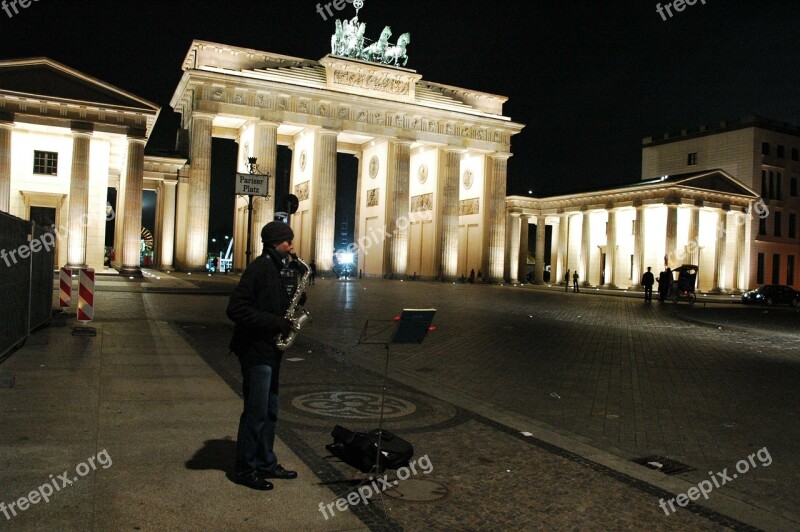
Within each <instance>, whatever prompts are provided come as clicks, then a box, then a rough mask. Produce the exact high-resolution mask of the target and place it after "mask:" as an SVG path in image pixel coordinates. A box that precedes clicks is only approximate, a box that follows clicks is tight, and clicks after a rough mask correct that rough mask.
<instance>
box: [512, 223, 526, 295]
mask: <svg viewBox="0 0 800 532" xmlns="http://www.w3.org/2000/svg"><path fill="white" fill-rule="evenodd" d="M525 223H528V221H527V218H526V219H525ZM521 225H522V220H521V216H520V213H518V212H510V213H508V226H509V227H508V277H509V281H510V282H512V283H517V282H519V281H520V277H524V276H525V271H524V270H522V268H521V266H520V265H521V263H522V253H520V247H521V244H522V239H521V238H520V232H521V231H520V229H521ZM520 272H522V274H520Z"/></svg>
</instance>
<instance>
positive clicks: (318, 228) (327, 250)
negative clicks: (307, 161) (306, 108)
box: [309, 129, 338, 272]
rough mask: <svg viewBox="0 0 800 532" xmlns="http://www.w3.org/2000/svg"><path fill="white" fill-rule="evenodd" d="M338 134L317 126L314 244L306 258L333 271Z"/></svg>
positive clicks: (323, 268) (318, 266)
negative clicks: (318, 129) (318, 128)
mask: <svg viewBox="0 0 800 532" xmlns="http://www.w3.org/2000/svg"><path fill="white" fill-rule="evenodd" d="M337 136H338V133H337V132H336V131H331V130H329V129H321V130H320V131H319V133H318V138H317V142H316V155H315V157H314V168H315V169H316V172H315V175H314V177H313V179H314V183H313V184H312V188H313V194H314V201H313V205H314V220H313V225H312V227H313V233H312V238H313V239H314V243H313V244H314V245H313V247H312V250H311V256H310V257H309V259H315V260H316V262H317V270H319V271H322V272H329V271H332V270H333V251H334V249H333V247H334V235H335V230H336V227H335V225H336V138H337Z"/></svg>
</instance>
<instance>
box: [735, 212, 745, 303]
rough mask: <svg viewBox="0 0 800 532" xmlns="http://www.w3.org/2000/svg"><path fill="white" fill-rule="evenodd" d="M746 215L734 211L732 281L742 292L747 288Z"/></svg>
mask: <svg viewBox="0 0 800 532" xmlns="http://www.w3.org/2000/svg"><path fill="white" fill-rule="evenodd" d="M746 225H747V217H746V216H745V215H744V214H743V213H740V212H737V213H736V259H735V260H734V268H735V270H734V277H733V283H734V287H735V288H736V290H738V291H740V292H743V291H745V290H747V260H746V257H745V251H746V247H745V246H746V240H745V229H746V228H745V226H746Z"/></svg>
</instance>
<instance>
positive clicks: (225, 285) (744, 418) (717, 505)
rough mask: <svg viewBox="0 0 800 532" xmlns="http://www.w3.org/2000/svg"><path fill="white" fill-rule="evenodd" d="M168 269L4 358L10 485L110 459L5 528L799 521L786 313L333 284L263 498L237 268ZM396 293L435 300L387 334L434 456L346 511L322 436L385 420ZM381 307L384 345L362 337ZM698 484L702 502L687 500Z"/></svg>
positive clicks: (293, 375)
mask: <svg viewBox="0 0 800 532" xmlns="http://www.w3.org/2000/svg"><path fill="white" fill-rule="evenodd" d="M153 273H154V275H152V276H151V275H148V276H147V277H146V278H145V280H143V281H125V280H122V279H119V278H118V277H101V278H100V280H99V281H98V293H97V295H96V297H95V307H96V319H95V321H94V322H93V323H92V326H93V327H95V329H96V330H97V336H96V337H78V336H72V335H71V334H70V332H71V328H72V327H73V326H74V325H75V323H74V319H68V320H66V321H65V322H64V321H63V320H58V319H57V320H54V323H53V325H52V326H51V327H49V328H47V329H44V330H42V331H40V332H39V333H37V334H36V335H34V336H33V337H32V338H31V339H30V340H29V341H28V343H27V344H26V345H25V346H24V347H23V348H21V349H20V350H19V351H17V352H16V353H14V354H13V355H12V356H11V357H10V358H9V359H8V360H6V361H5V362H4V363H3V364H0V373H5V374H7V375H8V374H13V376H14V378H15V384H14V386H13V387H11V388H0V411H2V412H3V416H2V417H0V464H2V468H0V486H2V488H0V502H5V503H6V504H9V503H11V502H12V501H14V500H17V499H19V498H20V497H24V496H27V494H28V493H29V492H30V491H31V490H33V489H36V488H37V487H38V486H40V485H42V484H43V483H45V482H47V481H48V478H49V475H50V474H52V475H53V476H54V477H57V476H58V475H59V474H61V473H62V472H63V471H65V470H75V468H76V465H79V464H80V463H81V462H84V461H86V460H87V458H88V457H92V456H94V457H96V458H97V459H98V460H99V459H100V457H101V455H100V453H101V452H102V451H103V450H105V451H106V452H107V455H108V456H110V457H111V458H113V465H110V466H108V468H107V469H106V468H103V467H97V468H95V469H94V470H92V471H90V472H88V473H87V474H86V476H85V478H84V477H83V475H81V478H80V479H79V480H77V481H74V485H70V486H69V487H68V489H64V490H63V491H59V492H58V493H55V494H54V495H53V496H52V500H51V501H50V502H49V503H44V502H39V504H37V505H31V506H30V507H28V508H27V509H26V510H24V511H21V512H19V515H16V516H12V517H11V518H10V519H6V518H5V517H4V516H2V515H0V529H9V530H34V529H52V528H54V527H61V528H65V529H86V528H93V529H97V530H108V529H141V530H158V529H164V528H166V527H170V528H176V529H184V530H190V529H198V528H208V527H213V528H215V529H221V530H222V529H234V528H237V529H241V528H245V529H251V528H252V529H267V530H288V529H299V530H312V529H319V530H354V529H359V530H361V529H363V530H367V529H369V530H400V529H405V530H425V529H438V530H445V529H456V528H458V529H466V530H501V529H512V528H514V529H539V530H547V529H557V530H562V529H590V530H623V529H633V528H637V529H638V528H644V527H646V528H648V529H654V530H717V529H719V530H723V529H735V530H753V529H764V530H793V529H797V528H799V527H800V512H799V511H798V510H797V508H796V505H795V503H794V501H795V499H796V498H795V496H794V494H795V493H796V492H797V490H798V488H800V482H799V479H798V475H799V474H798V465H800V451H798V449H797V446H796V445H795V442H796V441H797V440H798V437H800V423H798V419H797V418H798V412H800V409H798V404H797V403H798V399H797V394H796V392H795V383H796V382H797V380H798V377H800V375H799V373H800V371H798V367H800V365H799V364H798V360H800V358H799V357H800V352H798V348H799V347H800V346H799V345H798V333H797V332H796V331H797V322H798V320H800V313H798V312H797V311H796V310H794V309H791V308H788V307H787V308H770V309H767V308H750V307H744V306H742V305H738V304H731V302H732V301H735V298H723V297H717V298H706V299H705V300H704V301H702V303H698V304H696V305H694V306H693V307H690V306H689V305H687V304H685V303H681V304H672V303H667V304H659V303H657V302H656V303H645V302H644V301H643V300H642V298H641V297H638V295H634V294H624V293H615V294H614V295H613V296H612V295H607V294H604V293H602V292H600V291H593V290H588V291H584V293H581V294H573V293H565V292H564V291H563V288H561V289H557V288H547V287H531V286H525V287H512V286H490V285H468V284H447V283H429V282H408V281H403V282H401V281H385V280H348V281H343V280H335V279H318V281H317V283H316V284H315V285H314V286H312V287H310V288H309V297H308V308H309V309H310V310H311V312H312V314H313V317H314V322H313V324H311V325H310V326H309V327H308V328H307V329H304V330H303V331H302V333H301V335H300V336H299V339H298V342H297V344H296V345H295V347H294V348H293V349H292V350H290V351H288V352H287V354H286V360H285V362H284V369H283V370H282V377H281V414H280V421H279V426H278V436H279V439H280V448H279V457H280V459H281V461H282V462H283V463H284V464H285V465H286V466H287V467H291V468H297V469H298V470H299V471H300V477H299V478H298V480H296V481H293V482H280V483H277V485H276V488H275V490H273V491H271V492H266V493H263V492H253V491H251V490H247V489H246V488H243V487H241V486H237V485H235V484H233V483H232V482H231V480H230V477H231V469H232V460H233V453H234V446H235V437H236V427H237V423H238V414H239V411H240V408H241V404H240V399H239V392H240V382H241V376H240V374H239V370H238V363H237V361H236V359H235V357H233V356H232V355H230V354H229V353H228V349H227V342H228V341H229V339H230V334H231V331H232V325H231V324H230V322H229V321H228V320H227V318H226V317H225V313H224V311H225V306H226V304H227V297H226V295H225V294H226V293H227V292H229V291H230V289H231V288H232V286H233V284H234V283H235V282H236V281H237V280H238V277H237V276H233V275H231V276H215V277H207V276H197V275H193V276H188V275H185V274H180V275H171V276H168V275H162V274H157V275H158V276H161V277H162V278H161V279H156V277H155V275H156V274H155V272H153ZM402 308H436V309H437V315H436V318H435V320H434V325H435V326H436V329H435V330H434V331H432V332H431V333H429V335H428V337H427V338H426V340H425V341H424V343H423V344H421V345H392V346H390V350H389V366H388V367H389V380H388V382H387V386H386V403H385V407H384V415H385V419H384V427H385V428H387V429H388V430H390V431H393V432H395V433H396V434H398V435H400V436H402V437H404V438H406V439H408V440H409V441H411V442H412V443H413V445H414V448H415V458H416V459H417V460H423V459H424V460H426V461H424V462H420V463H419V464H418V465H417V467H416V469H415V470H413V471H411V470H406V471H398V472H396V473H395V472H392V473H390V476H389V478H388V479H387V480H388V482H389V484H391V489H387V490H385V491H384V492H383V493H382V494H381V495H380V496H373V497H371V498H369V499H367V501H368V502H369V504H364V500H363V499H362V500H361V502H359V503H357V504H354V505H350V504H347V505H346V506H345V511H339V510H338V509H337V507H336V502H337V499H338V498H339V497H347V495H348V493H351V492H353V490H356V489H358V487H359V485H360V483H361V481H362V480H364V475H362V474H360V473H359V472H358V471H356V470H354V469H352V468H350V467H348V466H346V465H344V464H342V463H340V462H338V461H337V460H334V459H331V458H330V457H329V456H328V453H327V452H326V450H325V448H324V446H325V444H326V443H330V442H331V437H330V430H331V429H332V428H333V426H334V425H336V424H340V425H343V426H345V427H347V428H351V429H356V430H369V429H372V428H376V427H377V425H378V414H379V411H380V410H379V407H380V398H381V394H382V386H383V369H384V365H385V362H386V358H385V356H386V349H385V346H384V345H382V344H381V343H380V341H381V340H380V338H381V335H380V328H381V327H383V326H384V325H385V324H386V323H387V322H386V321H385V320H391V319H392V318H393V317H394V316H396V315H398V314H399V312H400V310H401V309H402ZM368 320H369V327H368V328H367V331H368V332H370V333H374V334H370V339H371V341H372V342H374V343H359V338H361V337H362V333H363V332H364V328H365V323H366V322H367V321H368ZM59 325H61V326H59ZM642 457H659V458H658V459H662V458H666V459H669V460H674V461H676V462H679V463H680V464H684V465H686V466H687V469H688V471H686V472H683V473H680V474H677V475H667V474H665V473H663V472H660V471H657V470H653V469H649V468H647V467H645V466H644V465H640V464H637V463H635V462H634V461H633V460H635V459H637V458H642ZM742 460H744V462H742ZM651 461H656V459H652V460H651ZM423 465H424V466H429V467H422V466H423ZM737 467H738V468H739V469H737ZM79 473H80V472H79ZM726 477H727V480H726ZM395 481H396V482H397V484H394V482H395ZM723 484H724V485H723ZM373 485H375V486H377V485H378V484H373ZM697 486H699V487H701V488H703V489H705V491H706V494H707V495H708V499H707V500H706V499H705V498H704V497H703V496H700V497H699V500H697V501H696V502H689V504H688V505H686V508H681V507H679V506H678V501H681V500H683V499H681V498H680V497H676V496H678V495H679V494H688V495H689V496H692V495H693V494H694V495H696V494H697V491H698V490H697V488H696V487H697ZM709 486H711V488H710V490H709V489H708V487H709ZM693 487H694V488H693ZM361 488H362V489H363V486H361ZM692 489H694V491H691V490H692ZM671 498H674V499H675V501H674V502H673V503H672V504H673V507H675V508H676V510H677V511H676V512H675V513H673V512H672V511H671V510H670V508H669V502H670V499H671ZM694 498H698V497H694ZM662 499H663V500H664V503H661V504H660V502H661V500H662ZM342 500H344V499H342ZM684 502H685V501H684ZM321 503H322V504H321ZM340 504H343V503H340ZM321 506H322V507H323V508H326V510H325V511H324V512H321V511H320V507H321ZM664 508H666V510H665V509H664ZM667 513H669V514H670V515H667ZM323 514H324V515H323Z"/></svg>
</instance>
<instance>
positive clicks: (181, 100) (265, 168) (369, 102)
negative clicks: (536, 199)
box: [171, 41, 523, 281]
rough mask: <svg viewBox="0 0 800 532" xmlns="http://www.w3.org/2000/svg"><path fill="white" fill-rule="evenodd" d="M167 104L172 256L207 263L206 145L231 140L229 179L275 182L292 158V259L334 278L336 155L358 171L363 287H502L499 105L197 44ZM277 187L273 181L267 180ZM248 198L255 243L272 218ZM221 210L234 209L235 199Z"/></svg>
mask: <svg viewBox="0 0 800 532" xmlns="http://www.w3.org/2000/svg"><path fill="white" fill-rule="evenodd" d="M183 70H184V74H183V77H182V79H181V81H180V84H179V86H178V88H177V89H176V91H175V94H174V96H173V98H172V101H171V106H172V107H173V108H174V109H175V110H176V111H177V112H178V113H180V114H181V115H182V123H181V131H180V134H179V139H180V141H179V144H180V149H181V151H182V152H183V153H185V154H186V156H187V158H188V160H189V164H190V168H189V170H188V178H187V179H186V180H181V182H180V183H179V184H178V198H181V199H179V204H178V208H177V219H176V225H177V227H178V228H179V229H178V230H179V236H178V238H177V239H176V248H175V257H176V262H177V265H178V266H179V267H181V268H185V269H196V268H200V267H203V266H204V265H205V261H206V246H207V237H208V217H209V212H208V210H209V184H210V179H211V176H210V161H211V138H212V137H220V138H227V139H233V140H235V141H236V142H237V143H238V145H239V157H238V161H239V162H238V165H239V168H238V171H239V172H241V173H246V171H247V170H246V167H245V164H246V160H247V157H257V159H258V165H259V170H260V173H269V174H270V175H272V176H274V175H275V166H276V154H277V147H278V145H284V146H288V147H289V148H290V149H291V150H292V165H291V179H290V192H291V193H293V194H295V195H296V196H297V197H298V199H299V209H298V211H297V213H295V214H294V215H293V216H292V219H291V224H292V226H293V229H294V232H295V242H294V245H295V249H297V250H298V253H299V255H300V256H302V257H304V258H305V259H306V260H311V259H314V260H315V261H316V264H317V268H318V269H319V270H320V271H329V270H331V268H332V265H333V264H332V261H333V253H334V251H335V250H334V235H335V221H334V215H335V207H336V177H337V176H336V156H337V153H347V154H352V155H355V156H356V157H357V158H358V160H359V170H358V176H357V180H358V181H357V192H356V198H355V201H356V209H355V212H356V216H355V240H356V243H357V244H358V245H357V247H356V249H357V251H358V254H359V257H358V264H359V267H360V268H361V269H362V270H363V272H364V275H366V276H374V277H378V276H383V275H391V276H394V277H405V276H409V277H410V276H412V275H414V274H416V276H417V277H421V278H429V279H433V278H439V277H441V278H456V277H459V276H461V275H466V274H468V272H469V271H470V270H471V269H474V270H475V271H476V272H477V271H480V270H482V271H483V272H484V276H485V277H486V278H487V279H488V280H496V281H500V280H502V278H503V273H504V272H503V263H504V249H505V221H506V218H505V203H504V201H505V190H506V172H507V170H506V169H507V160H508V158H509V157H510V156H511V151H510V148H511V146H510V144H511V137H512V136H513V135H515V134H516V133H518V132H519V131H521V130H522V127H523V126H522V125H521V124H516V123H514V122H512V121H511V120H510V119H509V118H508V117H506V116H504V115H503V113H502V107H503V103H504V102H505V101H506V98H505V97H503V96H496V95H493V94H487V93H482V92H477V91H472V90H468V89H461V88H457V87H451V86H447V85H441V84H437V83H432V82H428V81H425V80H423V79H422V76H421V75H419V74H417V73H416V72H415V71H413V70H409V69H405V68H399V67H392V66H387V65H382V64H376V63H372V62H368V61H364V60H359V59H348V58H344V57H339V56H334V55H328V56H326V57H324V58H322V59H320V60H319V61H315V60H308V59H300V58H296V57H287V56H282V55H278V54H273V53H268V52H263V51H258V50H250V49H244V48H237V47H233V46H227V45H222V44H215V43H209V42H203V41H195V42H194V43H193V44H192V46H191V48H190V50H189V53H188V55H187V56H186V59H185V61H184V64H183ZM271 182H272V185H271V186H273V187H274V179H273V180H272V181H271ZM271 196H272V197H271V199H270V200H264V199H257V200H256V203H255V207H254V221H253V235H252V241H253V242H254V243H259V244H258V245H259V246H260V240H259V236H258V231H259V230H260V227H261V226H262V225H263V223H265V222H267V221H270V220H272V218H273V214H274V200H275V194H274V188H273V191H272V194H271ZM231 201H234V199H233V198H232V199H231ZM246 227H247V217H246V202H245V200H244V199H240V200H237V204H236V214H235V221H234V239H235V242H236V243H237V246H236V249H235V254H234V267H235V268H239V269H241V268H243V266H244V244H243V243H244V242H245V240H246V232H247V231H246Z"/></svg>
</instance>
